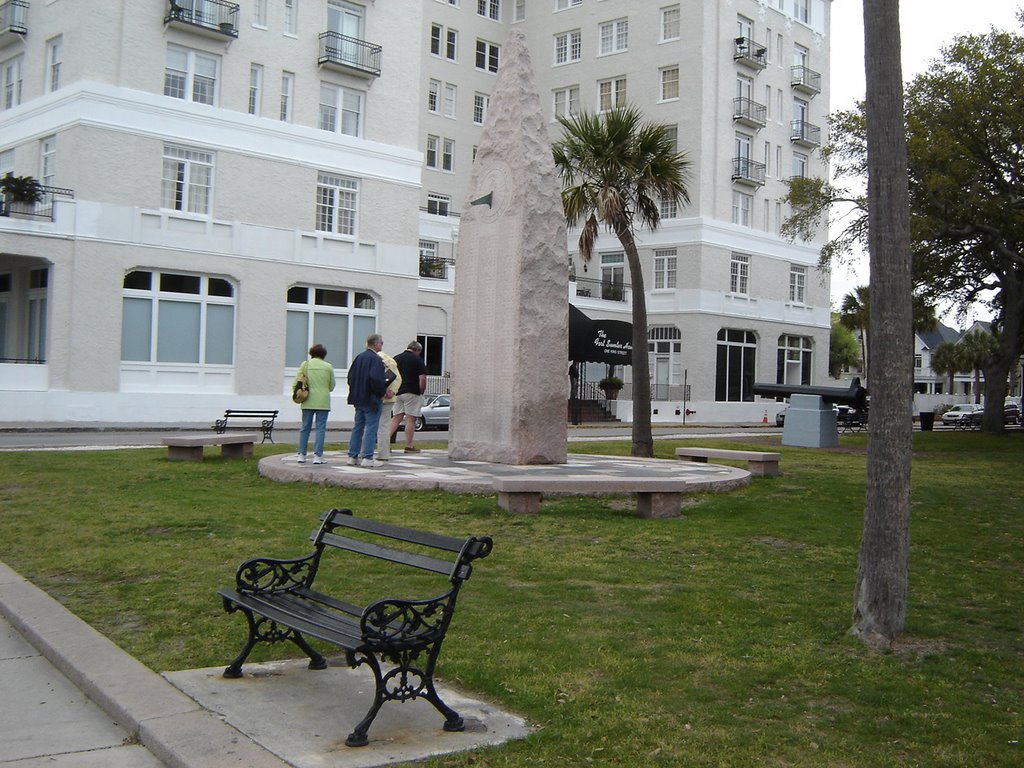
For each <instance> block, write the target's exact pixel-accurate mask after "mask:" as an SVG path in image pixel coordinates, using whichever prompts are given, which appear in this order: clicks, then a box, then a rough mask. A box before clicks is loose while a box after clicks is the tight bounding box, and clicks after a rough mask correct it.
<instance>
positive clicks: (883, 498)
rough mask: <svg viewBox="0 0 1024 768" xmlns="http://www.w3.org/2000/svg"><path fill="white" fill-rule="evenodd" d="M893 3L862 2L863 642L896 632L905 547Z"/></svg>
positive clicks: (857, 628) (905, 422) (909, 364)
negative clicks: (865, 300) (867, 306)
mask: <svg viewBox="0 0 1024 768" xmlns="http://www.w3.org/2000/svg"><path fill="white" fill-rule="evenodd" d="M899 22H900V19H899V0H864V50H865V75H866V78H865V79H866V83H867V100H866V110H865V111H866V114H867V149H868V153H867V156H868V217H869V219H868V221H869V234H868V247H869V252H870V263H871V286H870V294H871V319H870V331H869V334H868V335H869V336H870V338H871V347H872V349H871V357H872V360H871V363H872V365H871V369H872V372H871V422H870V427H869V430H870V432H869V436H870V439H869V440H868V468H867V492H866V496H865V505H864V535H863V538H862V539H861V546H860V554H859V557H858V561H857V584H856V588H855V591H854V607H853V627H852V631H853V633H854V634H856V635H857V636H858V637H860V638H861V639H863V640H865V641H869V642H878V641H881V642H885V643H890V642H892V640H893V639H895V637H896V636H897V635H898V634H899V633H900V632H902V631H903V628H904V626H905V623H906V610H907V571H908V559H909V550H910V455H911V448H912V437H913V435H912V432H911V428H912V427H911V414H910V407H911V406H910V404H911V402H912V398H913V359H914V357H913V351H914V350H913V334H912V323H913V320H912V311H911V306H912V301H911V272H910V210H909V198H908V191H907V184H908V182H907V143H906V134H905V132H904V110H903V82H902V73H901V70H900V27H899Z"/></svg>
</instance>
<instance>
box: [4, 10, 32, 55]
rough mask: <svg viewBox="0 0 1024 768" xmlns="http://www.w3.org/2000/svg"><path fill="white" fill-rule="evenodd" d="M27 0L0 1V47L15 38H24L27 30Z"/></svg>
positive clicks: (8, 43)
mask: <svg viewBox="0 0 1024 768" xmlns="http://www.w3.org/2000/svg"><path fill="white" fill-rule="evenodd" d="M27 19H28V0H8V1H7V2H6V3H0V48H2V47H4V46H5V45H10V44H11V43H13V42H14V41H15V40H24V39H25V34H26V33H27V32H28V27H27V26H26V24H27Z"/></svg>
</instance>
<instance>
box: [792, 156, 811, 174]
mask: <svg viewBox="0 0 1024 768" xmlns="http://www.w3.org/2000/svg"><path fill="white" fill-rule="evenodd" d="M807 161H808V157H807V155H804V154H801V153H800V152H794V153H793V178H794V179H806V178H807Z"/></svg>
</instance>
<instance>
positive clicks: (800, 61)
mask: <svg viewBox="0 0 1024 768" xmlns="http://www.w3.org/2000/svg"><path fill="white" fill-rule="evenodd" d="M810 56H811V52H810V51H809V50H808V49H807V48H805V47H804V46H802V45H800V44H798V43H795V44H794V45H793V66H794V67H806V66H807V61H808V59H810Z"/></svg>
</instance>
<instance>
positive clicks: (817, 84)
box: [789, 65, 821, 96]
mask: <svg viewBox="0 0 1024 768" xmlns="http://www.w3.org/2000/svg"><path fill="white" fill-rule="evenodd" d="M789 84H790V85H792V86H793V90H794V91H800V92H801V93H807V94H810V95H811V96H817V95H818V94H819V93H821V73H819V72H815V71H814V70H813V69H808V68H807V67H805V66H802V65H797V66H795V67H793V68H792V69H791V70H790V77H789Z"/></svg>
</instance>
